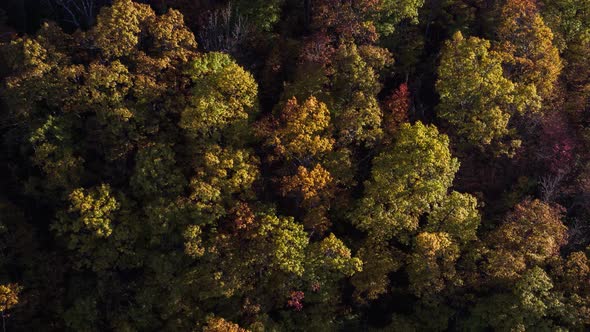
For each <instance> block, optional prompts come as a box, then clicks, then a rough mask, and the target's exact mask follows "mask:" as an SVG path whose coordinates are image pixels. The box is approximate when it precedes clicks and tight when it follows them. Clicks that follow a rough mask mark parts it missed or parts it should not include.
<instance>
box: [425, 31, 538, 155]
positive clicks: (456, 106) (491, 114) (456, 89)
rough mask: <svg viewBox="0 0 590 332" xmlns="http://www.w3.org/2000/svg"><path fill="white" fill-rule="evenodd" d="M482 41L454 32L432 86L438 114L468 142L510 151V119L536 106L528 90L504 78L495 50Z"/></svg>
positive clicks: (516, 142)
mask: <svg viewBox="0 0 590 332" xmlns="http://www.w3.org/2000/svg"><path fill="white" fill-rule="evenodd" d="M490 47H491V44H490V42H489V41H487V40H483V39H479V38H477V37H470V38H464V37H463V35H462V34H461V33H460V32H457V33H456V34H455V35H454V36H453V38H452V39H451V40H450V41H448V42H447V43H446V45H445V47H444V49H443V51H442V58H441V61H440V65H439V67H438V80H437V82H436V90H437V91H438V93H439V95H440V99H441V101H440V104H439V106H438V116H439V117H440V118H442V119H444V120H445V121H447V122H448V123H449V125H450V126H451V128H452V130H453V131H454V132H455V133H456V135H458V136H459V137H461V138H462V139H464V140H465V141H466V142H467V143H469V144H470V145H474V146H476V147H479V148H481V149H486V150H490V149H491V150H492V151H494V152H496V153H505V154H508V155H511V154H513V153H514V150H515V148H517V147H519V146H520V141H519V140H516V139H514V137H513V136H514V129H512V128H511V127H510V126H509V121H510V118H511V117H512V116H513V115H515V114H519V113H520V114H522V113H524V112H525V111H527V110H536V109H538V108H539V107H540V104H539V98H538V97H537V95H536V93H535V90H534V88H530V87H522V86H519V85H518V84H515V83H514V82H512V81H510V80H509V79H508V78H506V77H505V76H504V72H503V67H502V63H503V60H502V56H501V54H499V53H497V52H495V51H492V50H490Z"/></svg>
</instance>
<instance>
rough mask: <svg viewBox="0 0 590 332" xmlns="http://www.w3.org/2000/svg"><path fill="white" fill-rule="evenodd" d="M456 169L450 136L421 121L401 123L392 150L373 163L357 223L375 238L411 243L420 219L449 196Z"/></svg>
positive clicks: (356, 213) (356, 218)
mask: <svg viewBox="0 0 590 332" xmlns="http://www.w3.org/2000/svg"><path fill="white" fill-rule="evenodd" d="M458 169H459V162H458V161H457V159H456V158H453V157H452V156H451V151H450V150H449V138H448V137H447V136H446V135H444V134H440V133H439V132H438V130H437V129H436V127H434V126H431V125H423V124H422V123H421V122H417V123H416V124H414V125H410V124H403V125H402V126H401V127H400V129H399V132H398V134H397V137H396V141H395V143H394V144H393V145H392V146H391V148H390V149H388V150H387V151H385V152H383V153H381V154H380V155H378V156H377V157H376V158H375V160H374V161H373V168H372V172H371V179H370V180H369V181H367V182H366V183H365V194H364V197H363V198H362V199H361V203H360V206H359V208H358V210H357V211H356V212H355V214H354V217H353V218H354V219H353V222H354V223H355V224H356V226H357V227H358V228H359V229H361V230H363V231H366V232H368V233H369V236H370V237H372V238H378V239H382V240H388V239H391V238H392V237H398V238H403V239H407V236H408V235H409V234H411V233H413V232H414V231H415V230H416V229H417V228H418V220H419V218H420V216H421V215H422V214H424V213H427V212H429V211H430V210H431V207H432V205H433V204H434V203H436V202H440V201H442V200H443V199H444V198H445V196H446V194H447V191H448V189H449V187H450V186H451V185H452V183H453V179H454V178H455V172H457V170H458Z"/></svg>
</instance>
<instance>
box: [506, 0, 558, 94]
mask: <svg viewBox="0 0 590 332" xmlns="http://www.w3.org/2000/svg"><path fill="white" fill-rule="evenodd" d="M501 17H502V21H501V23H500V26H499V27H498V31H497V34H498V40H499V42H500V50H501V51H502V52H505V53H506V54H507V55H508V56H507V57H506V61H507V62H506V64H505V65H506V67H507V69H508V73H509V77H510V78H511V79H512V80H513V81H514V82H517V83H522V84H525V85H532V86H534V87H535V88H536V90H537V93H538V94H539V96H540V97H541V98H543V99H547V98H550V97H551V96H552V94H553V90H554V87H555V83H556V82H557V79H558V77H559V74H560V73H561V69H562V68H563V64H562V62H561V58H560V57H559V50H558V49H557V47H555V46H554V45H553V32H552V31H551V29H550V28H549V27H548V26H547V25H545V22H544V21H543V18H542V17H541V14H540V13H539V10H538V8H537V5H536V1H532V0H508V1H507V2H506V4H505V5H504V7H503V8H502V12H501Z"/></svg>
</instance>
